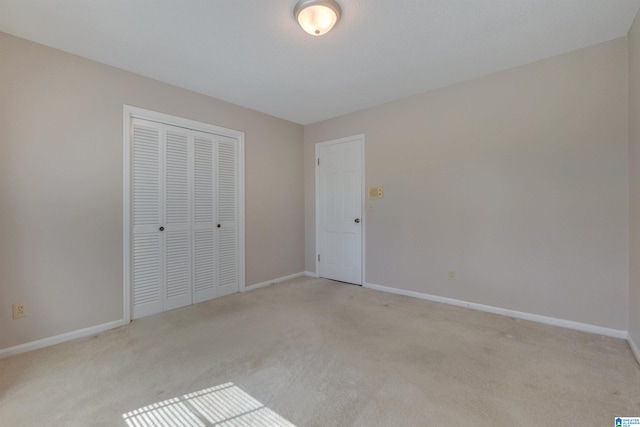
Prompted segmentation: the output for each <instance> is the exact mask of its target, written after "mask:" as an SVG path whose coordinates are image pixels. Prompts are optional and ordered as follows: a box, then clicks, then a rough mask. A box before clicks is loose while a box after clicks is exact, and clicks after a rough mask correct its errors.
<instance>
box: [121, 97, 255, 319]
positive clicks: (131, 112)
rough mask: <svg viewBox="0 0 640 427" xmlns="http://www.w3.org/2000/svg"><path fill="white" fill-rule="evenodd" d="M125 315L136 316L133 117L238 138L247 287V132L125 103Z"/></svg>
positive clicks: (241, 261) (241, 272) (241, 250)
mask: <svg viewBox="0 0 640 427" xmlns="http://www.w3.org/2000/svg"><path fill="white" fill-rule="evenodd" d="M123 117H124V119H123V144H122V145H123V179H122V183H123V204H122V208H123V214H122V224H123V227H122V229H123V241H122V245H123V248H122V249H123V250H122V255H123V269H122V270H123V271H122V273H123V289H122V300H123V309H122V310H123V319H124V322H125V323H129V322H130V321H131V317H132V303H131V272H132V270H131V269H132V265H131V237H132V232H131V231H132V230H131V208H132V203H131V196H132V194H131V178H132V169H131V168H132V164H131V162H132V155H131V147H132V144H131V142H132V141H131V121H132V119H134V118H137V119H142V120H148V121H152V122H157V123H162V124H167V125H171V126H178V127H182V128H186V129H190V130H195V131H199V132H205V133H209V134H213V135H218V136H222V137H229V138H233V139H235V140H237V141H238V154H237V155H238V158H237V168H238V170H237V171H238V183H237V186H238V290H239V291H240V292H244V291H245V223H244V222H245V213H244V197H245V196H244V194H245V189H244V184H245V183H244V132H241V131H237V130H234V129H228V128H224V127H220V126H215V125H211V124H208V123H202V122H198V121H194V120H189V119H185V118H181V117H176V116H172V115H169V114H164V113H159V112H156V111H152V110H146V109H143V108H138V107H132V106H130V105H124V106H123Z"/></svg>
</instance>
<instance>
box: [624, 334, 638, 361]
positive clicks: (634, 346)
mask: <svg viewBox="0 0 640 427" xmlns="http://www.w3.org/2000/svg"><path fill="white" fill-rule="evenodd" d="M627 342H628V343H629V347H631V351H632V352H633V355H634V356H636V360H637V361H638V363H640V347H639V346H638V344H636V342H635V341H634V340H633V337H632V336H631V333H629V334H628V335H627Z"/></svg>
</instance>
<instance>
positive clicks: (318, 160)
mask: <svg viewBox="0 0 640 427" xmlns="http://www.w3.org/2000/svg"><path fill="white" fill-rule="evenodd" d="M318 166H320V157H318Z"/></svg>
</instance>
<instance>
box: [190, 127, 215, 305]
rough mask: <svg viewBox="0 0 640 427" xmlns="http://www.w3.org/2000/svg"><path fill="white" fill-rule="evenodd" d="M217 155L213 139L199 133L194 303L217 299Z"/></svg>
mask: <svg viewBox="0 0 640 427" xmlns="http://www.w3.org/2000/svg"><path fill="white" fill-rule="evenodd" d="M214 155H215V141H214V136H213V135H209V134H201V133H197V134H196V135H195V136H194V211H195V215H194V221H193V232H194V236H195V237H194V238H195V245H194V253H195V257H194V264H193V268H194V277H195V286H194V294H193V301H194V302H201V301H206V300H209V299H211V298H215V297H216V296H218V293H217V287H218V278H217V275H216V265H215V263H216V258H217V256H216V251H215V248H216V245H217V244H216V240H217V235H216V231H215V230H216V222H215V220H216V219H215V185H216V183H215V170H214V165H215V157H214Z"/></svg>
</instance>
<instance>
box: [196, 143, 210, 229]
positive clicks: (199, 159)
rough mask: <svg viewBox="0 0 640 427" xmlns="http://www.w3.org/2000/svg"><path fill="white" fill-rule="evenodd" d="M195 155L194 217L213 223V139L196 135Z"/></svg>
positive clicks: (198, 220) (201, 221)
mask: <svg viewBox="0 0 640 427" xmlns="http://www.w3.org/2000/svg"><path fill="white" fill-rule="evenodd" d="M194 157H195V158H194V209H195V215H194V217H195V218H194V219H195V222H196V223H213V220H214V216H213V212H214V210H213V141H212V140H210V139H206V138H204V137H200V136H196V137H195V140H194Z"/></svg>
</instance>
